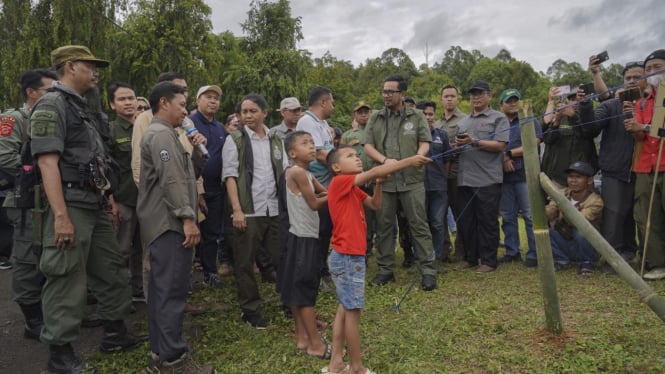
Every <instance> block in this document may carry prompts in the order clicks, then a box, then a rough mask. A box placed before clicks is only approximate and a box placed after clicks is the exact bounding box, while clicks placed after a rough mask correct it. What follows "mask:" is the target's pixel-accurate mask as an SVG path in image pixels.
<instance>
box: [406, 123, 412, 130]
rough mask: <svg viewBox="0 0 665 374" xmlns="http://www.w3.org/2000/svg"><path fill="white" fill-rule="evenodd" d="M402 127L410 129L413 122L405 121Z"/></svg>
mask: <svg viewBox="0 0 665 374" xmlns="http://www.w3.org/2000/svg"><path fill="white" fill-rule="evenodd" d="M404 128H405V129H407V130H412V129H413V123H411V122H407V123H406V124H405V125H404Z"/></svg>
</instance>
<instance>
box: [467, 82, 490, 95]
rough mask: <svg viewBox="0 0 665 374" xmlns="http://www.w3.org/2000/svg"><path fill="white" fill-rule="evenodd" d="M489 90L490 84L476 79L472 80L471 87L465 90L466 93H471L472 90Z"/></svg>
mask: <svg viewBox="0 0 665 374" xmlns="http://www.w3.org/2000/svg"><path fill="white" fill-rule="evenodd" d="M489 90H490V84H489V83H487V82H486V81H483V80H477V81H475V82H473V85H471V88H469V90H468V91H467V92H468V93H471V92H472V91H487V92H489Z"/></svg>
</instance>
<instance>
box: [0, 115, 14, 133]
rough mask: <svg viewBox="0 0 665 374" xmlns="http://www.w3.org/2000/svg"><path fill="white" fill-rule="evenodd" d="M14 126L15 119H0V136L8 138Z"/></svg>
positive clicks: (8, 117) (4, 117) (10, 117)
mask: <svg viewBox="0 0 665 374" xmlns="http://www.w3.org/2000/svg"><path fill="white" fill-rule="evenodd" d="M14 125H16V118H14V117H12V116H2V117H0V136H3V137H8V136H9V135H11V134H12V131H13V130H14Z"/></svg>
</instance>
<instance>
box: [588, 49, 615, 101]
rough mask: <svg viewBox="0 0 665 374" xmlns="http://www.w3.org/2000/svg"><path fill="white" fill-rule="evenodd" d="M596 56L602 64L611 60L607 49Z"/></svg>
mask: <svg viewBox="0 0 665 374" xmlns="http://www.w3.org/2000/svg"><path fill="white" fill-rule="evenodd" d="M596 58H597V59H598V63H599V64H602V63H603V62H605V61H607V60H609V59H610V56H609V55H608V54H607V51H602V52H600V53H599V54H597V55H596ZM585 92H586V91H585Z"/></svg>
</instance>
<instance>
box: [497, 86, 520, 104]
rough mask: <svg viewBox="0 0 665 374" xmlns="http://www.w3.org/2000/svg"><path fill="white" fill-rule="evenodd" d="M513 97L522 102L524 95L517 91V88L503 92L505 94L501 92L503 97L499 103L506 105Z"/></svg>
mask: <svg viewBox="0 0 665 374" xmlns="http://www.w3.org/2000/svg"><path fill="white" fill-rule="evenodd" d="M511 97H516V98H517V100H522V94H521V93H520V91H519V90H517V89H516V88H508V89H505V90H503V92H501V96H500V97H499V102H500V103H505V102H506V101H508V99H510V98H511Z"/></svg>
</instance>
